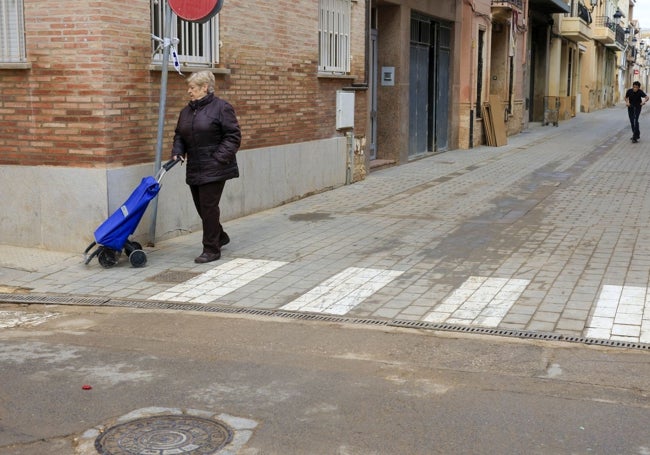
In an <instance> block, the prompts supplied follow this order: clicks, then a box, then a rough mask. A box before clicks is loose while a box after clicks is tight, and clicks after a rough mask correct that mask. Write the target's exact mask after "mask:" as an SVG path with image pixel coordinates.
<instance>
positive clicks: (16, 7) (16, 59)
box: [0, 0, 27, 63]
mask: <svg viewBox="0 0 650 455" xmlns="http://www.w3.org/2000/svg"><path fill="white" fill-rule="evenodd" d="M26 60H27V57H26V55H25V21H24V18H23V0H0V63H24V62H25V61H26Z"/></svg>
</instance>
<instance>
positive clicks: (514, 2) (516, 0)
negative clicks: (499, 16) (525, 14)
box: [492, 0, 524, 10]
mask: <svg viewBox="0 0 650 455" xmlns="http://www.w3.org/2000/svg"><path fill="white" fill-rule="evenodd" d="M492 6H497V7H499V6H500V7H506V8H514V9H518V10H523V9H524V0H492Z"/></svg>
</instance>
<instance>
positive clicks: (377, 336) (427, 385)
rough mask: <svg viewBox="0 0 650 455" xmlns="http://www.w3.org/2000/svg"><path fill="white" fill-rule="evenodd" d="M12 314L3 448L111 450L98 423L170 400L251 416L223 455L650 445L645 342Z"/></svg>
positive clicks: (111, 314)
mask: <svg viewBox="0 0 650 455" xmlns="http://www.w3.org/2000/svg"><path fill="white" fill-rule="evenodd" d="M45 314H48V315H49V316H50V317H49V318H48V319H44V320H43V321H42V322H41V323H40V324H37V325H30V323H29V322H28V319H27V316H29V315H33V316H35V317H41V316H43V315H45ZM1 321H5V322H6V321H14V322H13V324H12V323H8V324H4V325H2V324H0V327H1V328H0V454H2V455H18V454H20V455H45V454H47V455H58V454H61V455H68V454H84V455H86V454H92V453H97V452H96V450H94V448H93V444H92V441H93V440H94V437H95V436H96V433H93V432H92V431H91V430H93V429H95V431H96V430H97V429H107V428H112V427H113V426H114V425H115V422H116V419H118V418H119V417H120V416H125V415H128V414H129V413H134V412H135V413H136V414H137V413H140V414H146V413H147V412H152V410H158V411H160V410H163V411H164V410H167V409H180V410H183V412H184V411H185V410H192V412H194V411H202V412H206V413H210V414H215V415H221V416H227V418H228V419H231V420H230V421H237V419H242V421H245V422H248V424H247V428H248V430H247V431H241V432H239V430H237V431H235V436H243V435H244V433H246V438H243V439H242V438H240V439H238V440H237V441H238V442H237V444H238V445H237V444H231V445H226V447H225V448H224V449H222V450H221V451H219V452H218V453H224V454H226V453H237V454H243V455H252V454H265V455H267V454H268V455H271V454H283V455H286V454H314V455H316V454H345V455H348V454H355V455H366V454H523V453H525V454H607V455H610V454H648V453H650V433H649V432H648V431H647V422H648V421H650V400H649V399H648V395H649V391H650V380H649V379H648V378H649V377H650V362H648V353H647V352H645V351H643V350H627V349H623V348H611V347H594V346H586V345H582V344H565V343H559V342H549V341H535V340H520V339H510V338H500V337H496V336H486V337H483V336H480V335H471V336H468V335H463V334H459V333H444V332H433V331H425V330H422V331H420V330H414V329H400V328H391V327H373V326H372V325H356V324H355V325H342V324H333V323H331V322H313V321H296V320H283V319H274V318H269V317H252V316H236V317H235V316H229V315H225V314H209V313H193V312H187V311H183V312H177V311H164V310H137V309H125V308H101V307H84V306H67V305H66V306H40V305H32V306H15V305H1V306H0V322H1ZM12 325H13V326H12ZM84 385H89V386H91V387H92V388H91V389H89V390H84V389H83V388H82V386H84ZM238 432H239V433H238ZM88 441H90V442H88ZM152 453H160V454H161V455H162V454H166V453H179V452H172V451H169V452H165V451H159V452H152ZM196 453H198V452H196Z"/></svg>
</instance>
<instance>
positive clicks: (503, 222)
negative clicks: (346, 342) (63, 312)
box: [0, 107, 650, 348]
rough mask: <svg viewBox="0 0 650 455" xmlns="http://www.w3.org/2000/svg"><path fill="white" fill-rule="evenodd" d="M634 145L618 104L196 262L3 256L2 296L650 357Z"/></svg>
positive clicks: (449, 159)
mask: <svg viewBox="0 0 650 455" xmlns="http://www.w3.org/2000/svg"><path fill="white" fill-rule="evenodd" d="M648 123H649V122H648V118H647V116H642V118H641V130H642V132H643V131H648V132H649V133H646V134H647V135H648V137H650V125H649V124H648ZM629 136H630V132H629V125H628V122H627V115H626V112H625V111H624V109H622V108H620V107H619V108H616V109H607V110H602V111H598V112H594V113H590V114H581V115H579V116H578V117H576V118H574V119H572V120H570V121H565V122H562V123H561V124H560V125H559V127H553V126H545V127H542V126H539V125H537V126H533V127H531V128H530V129H529V130H527V131H525V132H523V133H521V134H519V135H517V136H514V137H510V138H508V145H507V146H504V147H499V148H495V147H478V148H475V149H472V150H457V151H450V152H446V153H441V154H438V155H435V156H432V157H429V158H425V159H421V160H418V161H414V162H412V163H409V164H407V165H403V166H398V167H393V168H389V169H385V170H381V171H377V172H374V173H372V174H370V176H369V177H368V178H367V179H366V180H365V181H363V182H360V183H356V184H354V185H350V186H345V187H341V188H338V189H335V190H332V191H328V192H325V193H322V194H318V195H315V196H311V197H308V198H305V199H302V200H300V201H297V202H293V203H291V204H287V205H284V206H282V207H278V208H275V209H272V210H267V211H264V212H261V213H257V214H254V215H251V216H247V217H244V218H240V219H236V220H232V221H229V222H227V223H226V224H225V228H226V230H227V232H228V233H229V235H230V237H231V239H232V241H231V243H230V244H229V245H227V246H226V247H225V248H224V249H223V251H222V259H221V260H219V261H217V262H213V263H209V264H203V265H197V264H195V263H194V262H193V259H194V257H195V256H197V255H198V253H200V243H201V242H200V238H201V236H200V233H193V234H189V235H185V236H183V237H178V238H175V239H172V240H168V241H163V242H158V244H157V245H156V247H155V248H153V249H146V251H147V256H148V263H147V266H146V267H143V268H132V267H131V266H130V265H129V263H128V261H127V260H125V258H122V259H121V261H120V263H119V264H118V265H117V266H115V267H113V268H111V269H104V268H102V267H101V266H100V265H99V264H98V263H97V261H96V260H93V261H92V262H91V263H90V264H89V265H88V266H86V265H84V264H83V258H82V255H81V254H78V255H72V254H68V253H54V252H45V251H39V250H30V249H23V248H15V247H9V246H0V301H1V300H5V301H6V300H7V299H17V298H18V297H16V296H17V295H22V296H28V297H21V298H24V299H25V301H26V302H29V301H30V300H29V298H31V299H32V300H31V301H35V302H45V303H48V302H50V303H57V302H64V299H63V300H62V299H59V297H66V298H67V297H71V301H75V302H81V303H84V302H86V303H89V304H97V302H99V304H108V305H111V304H115V305H129V304H133V305H136V304H137V305H147V304H148V305H150V307H151V308H165V307H166V306H165V305H175V306H174V308H176V309H177V308H188V309H191V310H196V309H205V310H215V311H217V310H218V311H223V310H226V309H228V308H232V309H247V310H251V311H260V312H267V311H268V312H276V311H281V312H282V314H286V312H292V313H293V312H295V313H296V314H309V315H323V316H325V315H328V316H330V317H333V318H334V317H346V318H360V319H363V320H365V321H369V320H370V321H377V322H378V323H380V322H382V321H384V322H386V321H388V322H390V323H392V324H396V323H397V324H404V325H405V326H411V327H423V328H427V327H430V328H443V329H449V328H451V329H458V330H464V329H465V328H467V329H471V330H482V333H491V332H490V330H493V331H494V333H503V331H511V332H517V333H520V332H521V333H526V334H529V335H531V336H535V334H542V335H544V336H545V335H546V334H555V335H557V336H559V337H561V338H562V339H574V340H577V341H581V340H582V341H585V340H586V341H590V340H591V341H593V340H607V341H609V342H612V341H616V342H621V343H632V344H634V345H635V346H639V347H642V348H646V346H645V343H650V306H649V310H648V311H645V308H646V305H647V304H648V305H650V303H647V302H650V298H649V297H648V295H649V291H648V289H649V276H650V201H649V200H648V198H647V196H646V195H647V194H648V192H649V190H650V188H649V185H650V178H649V177H650V147H649V144H650V139H647V141H648V142H647V143H646V140H644V139H642V140H641V142H640V143H638V144H633V143H631V141H630V140H629ZM226 191H227V186H226ZM21 290H22V292H24V294H17V292H21ZM3 292H4V293H3ZM10 295H11V296H13V297H10ZM39 298H40V300H39ZM181 305H186V306H181Z"/></svg>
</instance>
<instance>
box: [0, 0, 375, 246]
mask: <svg viewBox="0 0 650 455" xmlns="http://www.w3.org/2000/svg"><path fill="white" fill-rule="evenodd" d="M0 3H3V4H4V5H3V6H4V7H5V11H8V14H7V15H5V16H3V18H2V21H3V24H0V26H1V27H0V31H4V32H3V33H4V35H5V36H0V41H3V42H4V44H0V151H1V153H0V177H1V178H0V191H2V193H3V194H4V195H6V196H7V195H10V197H5V198H3V202H2V204H3V207H2V212H3V218H5V216H6V214H8V213H12V214H13V215H12V216H11V217H10V218H11V219H7V220H4V221H3V223H2V226H1V227H0V238H2V242H3V243H7V244H13V245H24V246H41V247H45V248H53V249H66V250H78V249H80V248H82V247H83V246H85V245H86V244H88V243H89V242H90V241H91V240H92V232H93V231H94V229H95V228H96V227H97V225H98V224H99V223H100V222H102V221H103V220H104V219H105V218H106V217H107V215H108V214H110V213H111V212H112V211H113V210H115V209H116V208H117V207H119V205H120V204H121V203H122V202H123V200H124V198H125V197H126V196H128V194H129V193H130V192H131V190H132V189H133V188H134V187H135V186H136V185H137V184H138V183H139V180H140V178H141V177H142V176H144V175H150V174H152V173H154V169H153V162H154V159H155V150H156V144H157V140H156V136H157V125H158V117H159V116H158V109H159V99H160V93H161V74H162V73H161V71H160V68H161V64H160V62H161V54H162V52H161V49H158V50H157V51H156V48H157V47H158V42H156V41H155V40H153V39H152V34H155V35H157V36H161V35H163V31H162V24H163V23H164V18H163V16H164V12H165V10H166V8H165V5H164V3H163V0H130V1H126V0H115V1H112V2H103V1H97V0H62V1H57V2H48V3H47V5H44V4H43V2H41V1H38V0H0ZM319 18H320V20H319ZM367 20H368V18H367V14H366V5H365V3H364V2H363V1H357V0H298V1H295V0H292V1H288V0H281V1H277V2H267V1H261V0H228V1H227V2H225V5H224V7H223V9H222V10H221V12H220V13H219V14H218V15H217V16H215V17H214V18H213V19H211V20H210V21H208V22H207V23H205V24H196V23H189V22H185V21H180V20H176V18H175V20H174V21H173V25H174V26H173V28H174V30H173V32H172V35H171V36H172V37H178V38H179V40H180V41H179V42H178V43H177V45H176V46H175V48H176V51H177V53H178V55H179V61H180V65H181V71H182V72H183V74H188V73H190V72H192V71H196V70H202V69H206V68H207V69H210V70H212V71H213V72H214V73H215V77H216V80H217V84H216V85H217V87H216V93H217V95H218V96H221V97H223V98H225V99H227V100H228V101H230V102H231V103H232V104H233V106H234V107H235V110H236V112H237V114H238V117H239V120H240V123H241V127H242V135H243V140H242V149H241V151H240V152H239V154H238V159H239V161H240V167H241V171H242V177H241V178H240V179H238V180H236V181H233V183H232V184H229V186H227V189H226V193H228V194H226V195H225V200H224V215H225V217H226V218H229V217H230V218H232V217H235V216H241V215H245V214H248V213H252V212H255V211H258V210H261V209H265V208H268V207H271V206H275V205H279V204H281V203H283V202H286V201H288V200H292V199H295V198H296V197H300V196H303V195H305V194H308V193H311V192H317V191H321V190H323V189H325V188H330V187H334V186H337V185H341V184H344V183H345V179H346V172H348V169H347V164H346V159H347V157H348V155H349V154H350V153H349V147H348V145H347V141H346V137H345V132H347V131H350V130H340V129H339V130H337V128H336V115H337V112H336V111H337V109H336V98H337V96H336V95H337V91H340V90H343V89H347V91H348V93H352V94H354V101H355V112H356V114H355V116H354V118H355V121H354V135H355V136H356V138H357V141H356V142H355V144H357V146H356V148H357V154H358V156H357V160H359V159H360V158H361V160H362V159H363V156H361V155H359V153H360V152H362V151H363V150H362V146H360V145H358V144H362V143H363V142H364V141H363V137H364V135H365V130H366V127H367V126H366V119H367V114H366V109H367V106H366V91H365V90H363V89H364V87H363V86H359V83H360V82H363V81H365V79H366V71H367V68H366V64H367V63H366V59H365V52H366V49H365V46H366V44H365V43H366V39H367V33H366V31H367V29H368V26H367ZM185 92H186V84H185V81H184V78H183V77H182V76H180V75H179V74H177V73H176V72H175V71H174V70H173V68H171V70H170V72H169V73H168V90H167V109H166V115H165V128H164V145H163V147H162V159H163V160H166V159H167V157H168V154H169V150H170V145H171V138H172V136H173V129H174V126H175V122H176V118H177V115H178V112H179V111H180V109H181V108H182V107H183V106H184V105H185V103H186V102H187V96H186V93H185ZM181 174H183V172H179V171H178V170H177V169H174V171H173V172H170V176H169V177H166V179H169V180H168V181H166V182H165V188H164V189H163V191H162V192H161V195H160V198H159V203H160V204H163V205H164V207H163V208H162V209H161V210H159V217H158V220H157V225H156V226H157V227H156V231H157V233H158V238H161V237H165V236H173V235H176V233H177V232H183V231H187V230H191V229H194V228H195V227H196V226H198V218H196V215H195V214H194V213H193V208H192V207H191V200H190V198H189V190H187V189H186V188H183V186H184V183H183V176H182V175H181ZM361 177H362V176H360V175H357V176H356V178H361ZM167 186H170V187H171V188H172V189H170V190H167V188H166V187H167ZM166 193H173V194H174V198H173V199H172V198H171V197H168V196H167V195H166ZM179 194H181V195H183V197H180V198H179V197H178V195H179ZM143 224H144V225H145V226H144V227H143V226H142V225H143ZM146 224H147V223H146V222H145V220H143V222H142V223H141V228H140V229H139V231H138V232H139V235H140V236H143V235H145V234H144V233H146V232H147V229H146V228H147V226H146ZM141 231H142V232H141Z"/></svg>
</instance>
